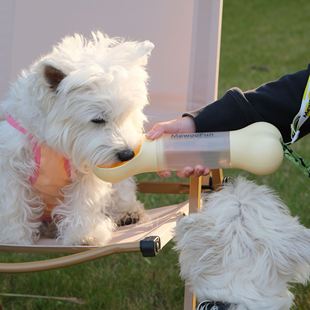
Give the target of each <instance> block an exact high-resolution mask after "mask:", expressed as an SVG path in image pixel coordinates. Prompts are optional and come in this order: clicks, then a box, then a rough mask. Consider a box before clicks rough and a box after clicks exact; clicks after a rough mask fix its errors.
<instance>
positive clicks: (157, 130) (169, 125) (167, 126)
mask: <svg viewBox="0 0 310 310" xmlns="http://www.w3.org/2000/svg"><path fill="white" fill-rule="evenodd" d="M195 131H196V127H195V123H194V121H193V119H192V118H191V117H182V118H179V119H174V120H171V121H167V122H160V123H157V124H155V125H154V126H153V127H152V129H151V130H150V131H149V132H148V133H146V137H147V138H148V139H150V140H155V139H158V138H160V137H161V136H162V135H163V134H165V133H194V132H195ZM209 172H210V170H209V169H208V168H206V167H203V166H201V165H197V166H195V167H184V169H182V170H180V171H177V173H176V174H177V176H178V177H180V178H186V177H190V176H191V175H194V176H197V177H199V176H203V175H208V174H209ZM158 175H159V176H161V177H169V176H170V175H171V172H170V171H169V170H165V171H159V172H158Z"/></svg>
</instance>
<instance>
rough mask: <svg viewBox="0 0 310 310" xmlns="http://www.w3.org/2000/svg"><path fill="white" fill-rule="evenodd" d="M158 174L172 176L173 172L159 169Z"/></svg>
mask: <svg viewBox="0 0 310 310" xmlns="http://www.w3.org/2000/svg"><path fill="white" fill-rule="evenodd" d="M157 174H158V175H159V176H160V177H161V178H168V177H170V176H171V172H170V171H169V170H163V171H158V172H157Z"/></svg>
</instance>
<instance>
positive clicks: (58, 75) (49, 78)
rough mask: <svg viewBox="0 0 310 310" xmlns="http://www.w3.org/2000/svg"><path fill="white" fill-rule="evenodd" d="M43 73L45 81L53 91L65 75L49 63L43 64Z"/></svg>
mask: <svg viewBox="0 0 310 310" xmlns="http://www.w3.org/2000/svg"><path fill="white" fill-rule="evenodd" d="M43 74H44V78H45V80H46V82H47V83H48V85H49V87H50V88H51V89H52V90H53V91H56V89H57V87H58V85H59V84H60V82H61V81H62V80H63V79H64V78H65V77H66V75H65V74H64V73H63V72H62V71H61V70H59V69H57V68H55V67H53V66H51V65H45V66H44V71H43Z"/></svg>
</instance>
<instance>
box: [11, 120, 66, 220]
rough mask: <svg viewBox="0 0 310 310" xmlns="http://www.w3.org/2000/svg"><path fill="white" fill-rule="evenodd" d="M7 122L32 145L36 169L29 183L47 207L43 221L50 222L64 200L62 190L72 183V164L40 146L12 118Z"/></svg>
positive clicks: (48, 148) (47, 147) (54, 152)
mask: <svg viewBox="0 0 310 310" xmlns="http://www.w3.org/2000/svg"><path fill="white" fill-rule="evenodd" d="M6 120H7V122H8V123H9V124H10V125H11V126H12V127H14V128H15V129H17V130H18V131H19V132H21V133H22V134H24V135H27V137H28V139H29V141H30V143H31V144H32V151H33V157H34V160H35V163H36V168H35V171H34V173H33V175H31V176H30V177H29V181H30V183H31V185H32V186H33V188H34V189H35V191H36V192H37V193H38V194H39V195H40V196H41V199H42V201H43V202H44V203H45V205H46V208H45V210H44V214H43V217H42V220H43V221H50V220H51V212H52V209H53V208H54V207H55V206H56V205H57V204H58V203H59V201H62V200H63V193H62V188H63V187H64V186H66V185H68V184H70V183H71V166H70V162H69V160H68V159H66V158H65V157H64V156H63V155H61V154H59V153H58V152H56V151H54V150H53V149H52V148H50V147H49V146H47V145H46V144H44V143H43V144H41V145H40V144H39V143H38V142H37V141H36V140H35V138H34V136H33V135H32V134H30V133H27V130H26V129H25V128H23V127H22V126H21V125H20V124H19V123H18V122H17V121H16V120H15V119H14V118H13V117H12V116H10V115H7V116H6Z"/></svg>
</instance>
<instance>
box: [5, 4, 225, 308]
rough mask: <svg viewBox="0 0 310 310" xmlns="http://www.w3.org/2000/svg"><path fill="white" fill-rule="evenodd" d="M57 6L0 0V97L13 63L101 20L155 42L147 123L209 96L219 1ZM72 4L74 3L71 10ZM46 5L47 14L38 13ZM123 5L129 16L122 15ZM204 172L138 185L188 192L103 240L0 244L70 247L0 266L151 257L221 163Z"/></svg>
mask: <svg viewBox="0 0 310 310" xmlns="http://www.w3.org/2000/svg"><path fill="white" fill-rule="evenodd" d="M58 1H59V0H58ZM56 2H57V1H56ZM61 7H62V10H61V11H59V9H58V7H57V5H55V1H54V2H48V1H47V2H37V1H34V0H30V1H27V3H24V2H21V1H20V2H17V1H15V0H14V1H13V0H6V1H2V2H1V3H0V20H2V23H3V25H2V27H1V31H0V42H2V43H1V44H2V45H1V51H2V53H1V54H0V71H1V72H2V74H1V80H0V96H2V97H3V94H4V92H5V90H7V88H8V82H9V81H12V80H14V79H15V76H16V74H17V73H18V72H19V71H20V69H21V68H22V67H25V66H27V65H28V64H29V63H31V62H32V61H33V59H32V57H33V56H34V55H39V54H41V53H43V52H46V51H48V50H49V49H50V46H51V45H53V44H54V43H55V42H56V41H58V40H59V38H61V37H63V36H64V35H66V34H68V33H72V32H80V33H84V34H86V35H87V34H88V33H89V32H90V31H91V30H93V29H100V28H101V27H102V26H104V31H106V32H107V33H108V34H109V35H111V36H113V35H121V36H124V37H126V38H130V39H137V40H143V39H149V40H151V41H153V42H154V43H155V46H156V49H155V50H154V52H153V55H152V57H151V60H150V64H149V74H150V76H151V84H150V98H151V100H150V101H151V105H150V106H149V107H148V108H147V109H146V114H147V115H148V118H149V120H150V122H149V126H151V124H152V123H154V122H156V121H163V120H165V119H171V118H173V117H176V116H180V115H181V114H182V113H183V112H184V111H189V110H194V109H198V108H200V107H202V106H204V105H206V104H208V103H210V102H212V101H214V100H215V99H216V97H217V81H218V67H219V48H220V34H221V17H222V0H192V1H188V0H182V1H180V0H171V1H165V0H160V1H156V2H154V3H150V2H141V1H139V0H132V1H130V2H129V1H128V2H121V3H119V0H116V1H113V2H112V1H92V2H85V3H84V2H79V3H77V2H74V1H73V0H70V1H65V2H63V1H62V2H61ZM72 7H75V8H76V9H75V10H72ZM133 7H135V10H133ZM47 11H48V12H49V14H45V12H47ZM33 12H35V15H36V17H37V18H39V19H40V18H44V23H42V25H40V27H38V25H37V24H36V23H35V21H34V19H32V18H31V14H33ZM68 12H70V14H68ZM85 12H86V13H87V12H88V13H91V18H90V16H88V18H80V16H81V14H85ZM128 12H130V13H131V14H133V15H134V16H133V15H132V16H131V18H129V17H128ZM55 14H56V15H57V23H55V19H54V16H55ZM68 16H71V17H68ZM84 17H85V16H84ZM68 18H69V20H68ZM70 18H71V20H70ZM49 19H50V20H49ZM25 20H27V23H26V22H25ZM116 20H117V22H115V21H116ZM36 21H37V22H38V20H36ZM133 21H134V22H133ZM48 25H53V29H50V28H46V29H45V28H44V27H48ZM72 25H74V27H73V26H72ZM39 28H40V29H39ZM25 39H27V41H25ZM29 41H31V44H28V42H29ZM163 107H164V109H163ZM0 118H1V111H0ZM211 174H212V178H204V179H203V178H195V177H191V178H190V182H189V184H181V183H173V184H170V183H169V184H168V183H167V182H157V183H142V184H139V185H138V187H139V189H140V190H141V191H142V192H152V193H162V194H168V193H189V200H188V202H184V203H181V204H178V205H173V206H166V207H160V208H154V209H152V210H148V211H147V213H148V215H149V220H148V221H147V222H144V223H138V224H135V225H129V226H124V227H121V228H119V229H117V231H116V232H115V233H114V235H113V238H112V240H111V241H110V242H109V243H108V244H107V245H106V246H103V247H91V246H70V247H68V246H62V245H60V244H58V243H57V241H55V240H48V239H43V240H40V241H39V242H38V243H37V244H35V245H31V246H16V245H0V251H10V252H12V251H13V252H61V253H70V254H69V255H67V256H64V257H59V258H53V259H49V260H44V261H36V262H25V263H7V264H4V263H0V272H34V271H41V270H48V269H55V268H61V267H66V266H70V265H73V264H79V263H82V262H85V261H88V260H93V259H97V258H100V257H103V256H106V255H111V254H117V253H122V252H136V251H141V253H142V254H143V255H144V256H155V255H156V254H157V253H158V252H159V251H160V250H161V249H162V248H163V247H164V246H165V245H166V244H167V243H168V242H169V241H170V240H171V239H172V238H173V229H174V227H175V225H176V222H177V220H178V218H180V217H181V216H183V215H184V214H188V213H189V212H195V211H196V210H197V209H198V208H199V206H200V193H201V190H202V189H203V190H207V191H209V190H211V187H212V188H216V187H218V186H219V185H220V184H221V183H222V171H221V170H219V169H216V170H213V171H212V173H211ZM211 180H212V184H211ZM194 307H195V297H194V296H193V294H192V293H191V292H190V290H189V289H188V288H187V287H186V288H185V298H184V309H193V308H194Z"/></svg>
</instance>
